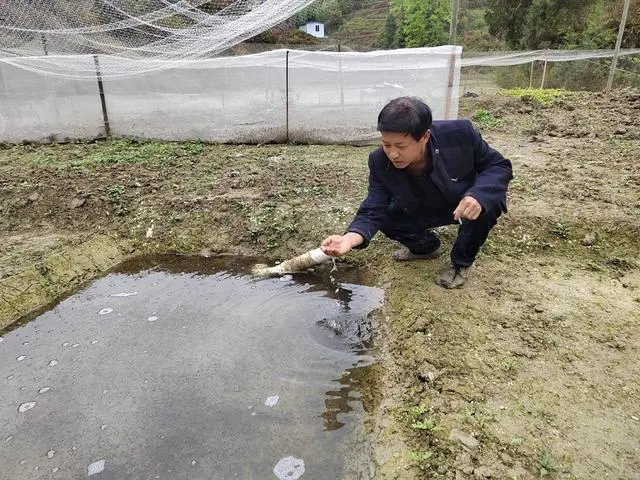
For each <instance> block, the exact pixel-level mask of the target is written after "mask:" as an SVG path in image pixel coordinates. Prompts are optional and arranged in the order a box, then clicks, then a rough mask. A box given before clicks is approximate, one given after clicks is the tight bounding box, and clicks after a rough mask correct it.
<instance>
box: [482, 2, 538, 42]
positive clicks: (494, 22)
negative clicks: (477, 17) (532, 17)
mask: <svg viewBox="0 0 640 480" xmlns="http://www.w3.org/2000/svg"><path fill="white" fill-rule="evenodd" d="M532 1H533V0H489V1H488V3H487V13H486V14H485V20H486V21H487V25H488V26H489V33H490V34H491V35H493V36H495V37H498V38H501V39H503V40H504V41H505V42H506V43H507V45H509V46H510V47H512V48H521V46H522V34H523V31H524V27H525V23H526V19H527V11H528V10H529V7H530V6H531V2H532Z"/></svg>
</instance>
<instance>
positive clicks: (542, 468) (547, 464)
mask: <svg viewBox="0 0 640 480" xmlns="http://www.w3.org/2000/svg"><path fill="white" fill-rule="evenodd" d="M555 471H556V466H555V465H554V461H553V458H552V457H551V455H550V454H549V453H544V454H543V455H542V458H541V459H540V463H539V465H538V474H539V475H540V476H541V477H546V476H547V475H550V474H552V473H553V472H555Z"/></svg>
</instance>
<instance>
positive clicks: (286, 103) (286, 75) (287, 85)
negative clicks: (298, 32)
mask: <svg viewBox="0 0 640 480" xmlns="http://www.w3.org/2000/svg"><path fill="white" fill-rule="evenodd" d="M284 76H285V108H286V122H287V123H286V130H285V141H286V142H288V141H289V50H287V57H286V63H285V74H284Z"/></svg>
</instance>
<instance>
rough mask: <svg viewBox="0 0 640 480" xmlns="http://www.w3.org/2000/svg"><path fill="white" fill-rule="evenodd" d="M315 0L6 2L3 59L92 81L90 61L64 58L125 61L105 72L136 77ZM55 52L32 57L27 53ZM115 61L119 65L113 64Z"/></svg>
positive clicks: (221, 45)
mask: <svg viewBox="0 0 640 480" xmlns="http://www.w3.org/2000/svg"><path fill="white" fill-rule="evenodd" d="M312 1H313V0H215V1H207V0H178V1H176V0H74V1H69V0H2V1H0V57H9V60H10V57H21V60H20V61H19V62H20V65H19V66H21V67H22V68H28V69H31V70H34V71H43V72H45V73H49V74H54V75H61V76H70V77H86V78H94V77H95V69H93V68H91V67H89V68H86V62H83V61H80V62H78V63H69V62H65V63H64V65H62V64H59V63H58V62H57V61H56V60H55V57H57V56H60V55H78V54H102V55H112V56H116V57H118V58H122V59H147V60H157V61H155V62H121V63H116V64H115V66H113V67H112V68H111V69H108V68H105V69H104V70H103V72H102V74H103V76H105V77H109V76H124V75H134V74H138V73H141V72H148V71H151V70H158V69H165V68H171V67H172V66H173V65H176V64H178V63H180V62H182V61H185V60H191V59H196V58H202V57H210V56H212V55H215V54H217V53H219V52H222V51H224V50H226V49H228V48H229V47H231V46H233V45H235V44H237V43H239V42H242V41H243V40H246V39H248V38H251V37H253V36H255V35H257V34H259V33H261V32H263V31H264V30H267V29H269V28H271V27H273V26H274V25H277V24H279V23H281V22H282V21H284V20H285V19H287V18H288V17H290V16H291V15H293V14H294V13H295V12H297V11H298V10H300V9H302V8H304V7H305V6H306V5H308V4H309V3H311V2H312ZM40 56H50V57H52V58H51V59H48V60H47V61H42V60H39V61H38V62H29V60H28V58H26V57H40ZM112 65H113V62H112Z"/></svg>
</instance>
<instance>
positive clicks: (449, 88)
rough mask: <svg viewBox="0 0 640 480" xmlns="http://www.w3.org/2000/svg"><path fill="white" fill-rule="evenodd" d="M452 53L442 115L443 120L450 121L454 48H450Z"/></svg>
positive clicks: (454, 60)
mask: <svg viewBox="0 0 640 480" xmlns="http://www.w3.org/2000/svg"><path fill="white" fill-rule="evenodd" d="M451 49H452V52H451V56H450V57H449V82H448V84H447V100H446V105H445V110H444V115H445V117H444V118H445V120H451V117H452V115H453V112H452V111H451V103H452V101H453V87H454V85H453V80H454V76H455V71H456V60H457V58H458V57H457V54H456V47H455V46H453V45H452V46H451Z"/></svg>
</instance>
